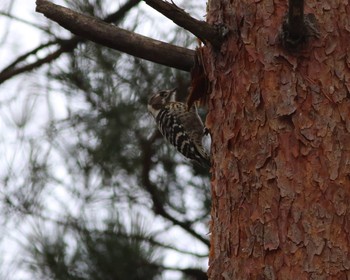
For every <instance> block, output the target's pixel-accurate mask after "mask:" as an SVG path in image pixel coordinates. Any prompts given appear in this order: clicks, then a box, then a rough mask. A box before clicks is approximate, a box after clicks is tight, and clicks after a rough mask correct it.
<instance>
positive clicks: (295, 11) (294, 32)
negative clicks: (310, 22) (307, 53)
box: [288, 0, 305, 41]
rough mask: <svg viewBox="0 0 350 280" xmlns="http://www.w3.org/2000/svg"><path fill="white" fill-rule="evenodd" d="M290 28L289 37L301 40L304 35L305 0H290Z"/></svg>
mask: <svg viewBox="0 0 350 280" xmlns="http://www.w3.org/2000/svg"><path fill="white" fill-rule="evenodd" d="M288 29H289V37H290V39H292V40H293V41H299V40H301V39H302V38H303V37H304V35H305V28H304V0H289V7H288Z"/></svg>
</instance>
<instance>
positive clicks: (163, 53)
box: [36, 0, 195, 71]
mask: <svg viewBox="0 0 350 280" xmlns="http://www.w3.org/2000/svg"><path fill="white" fill-rule="evenodd" d="M36 4H37V7H36V10H37V11H38V12H39V13H42V14H44V15H45V16H46V17H48V18H50V19H51V20H53V21H56V22H57V23H58V24H60V25H61V26H62V27H64V28H66V29H68V30H69V31H71V32H72V33H74V34H76V35H78V36H81V37H83V38H85V39H88V40H91V41H93V42H96V43H99V44H102V45H104V46H107V47H110V48H112V49H115V50H118V51H121V52H124V53H127V54H130V55H133V56H136V57H139V58H143V59H146V60H149V61H152V62H155V63H158V64H162V65H166V66H170V67H174V68H177V69H180V70H183V71H190V70H191V67H192V65H193V62H194V53H195V52H194V51H193V50H190V49H186V48H182V47H178V46H174V45H171V44H167V43H164V42H161V41H158V40H154V39H150V38H148V37H145V36H142V35H139V34H136V33H133V32H130V31H127V30H124V29H121V28H119V27H117V26H114V25H111V24H108V23H105V22H103V21H102V20H100V19H97V18H94V17H91V16H87V15H83V14H80V13H77V12H74V11H72V10H70V9H67V8H64V7H62V6H59V5H55V4H53V3H50V2H49V1H46V0H37V1H36Z"/></svg>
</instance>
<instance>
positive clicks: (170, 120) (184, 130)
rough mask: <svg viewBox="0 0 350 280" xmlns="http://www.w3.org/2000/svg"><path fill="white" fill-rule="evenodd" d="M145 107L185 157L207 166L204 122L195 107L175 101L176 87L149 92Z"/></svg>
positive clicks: (165, 135) (163, 132)
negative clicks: (203, 142) (153, 92)
mask: <svg viewBox="0 0 350 280" xmlns="http://www.w3.org/2000/svg"><path fill="white" fill-rule="evenodd" d="M147 108H148V111H149V112H150V113H151V115H152V116H153V117H154V119H155V120H156V123H157V125H158V128H159V130H160V132H161V133H162V135H163V136H164V137H165V138H166V139H167V140H168V141H169V142H170V143H171V144H172V145H173V146H175V148H176V149H177V150H178V151H179V152H180V153H181V154H183V155H184V156H185V157H186V158H189V159H190V160H192V161H194V162H196V163H198V164H200V165H202V166H204V167H210V158H209V155H208V154H207V152H206V150H205V149H204V147H203V144H202V139H203V136H204V133H205V129H204V125H203V123H202V121H201V119H200V117H199V115H198V112H197V108H196V106H195V105H193V106H192V107H191V108H190V109H188V107H187V105H186V104H185V103H182V102H177V101H176V89H172V90H161V91H159V92H157V93H155V94H153V95H152V96H151V98H150V99H149V101H148V106H147Z"/></svg>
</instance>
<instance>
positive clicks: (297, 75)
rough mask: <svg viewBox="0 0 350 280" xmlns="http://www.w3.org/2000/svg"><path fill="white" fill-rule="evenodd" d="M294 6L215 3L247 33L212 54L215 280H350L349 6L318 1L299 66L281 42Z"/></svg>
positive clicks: (224, 18)
mask: <svg viewBox="0 0 350 280" xmlns="http://www.w3.org/2000/svg"><path fill="white" fill-rule="evenodd" d="M230 2H233V3H230ZM286 2H287V1H280V0H277V1H272V0H267V1H255V0H244V1H238V0H237V1H224V0H215V1H214V0H212V1H209V3H208V22H209V23H216V24H217V23H224V24H225V25H226V26H229V27H234V29H236V31H237V32H231V33H229V35H228V38H227V41H226V42H225V43H224V44H223V45H222V47H221V51H220V52H216V51H215V50H213V49H210V48H206V49H205V58H206V61H205V62H206V72H207V73H208V79H209V82H210V88H211V93H210V97H209V114H208V116H207V121H206V125H207V127H208V128H209V129H210V131H211V134H212V142H213V144H212V157H213V174H212V195H213V202H212V204H213V205H212V225H211V252H210V260H209V264H210V268H209V278H210V279H347V278H349V277H350V207H349V204H350V203H349V199H350V95H349V92H350V20H349V18H350V5H349V4H348V1H341V0H337V1H318V2H317V1H307V3H306V6H305V12H306V13H313V14H314V15H315V17H316V19H317V21H318V23H319V33H320V38H318V39H313V40H310V41H309V43H308V45H307V46H305V48H304V49H303V50H302V51H300V52H299V53H298V54H296V53H291V52H287V51H286V50H284V49H283V47H282V46H281V44H280V43H279V41H278V34H279V32H280V30H281V26H282V22H283V18H284V15H285V14H286V12H287V9H288V7H287V4H286ZM309 2H310V3H309Z"/></svg>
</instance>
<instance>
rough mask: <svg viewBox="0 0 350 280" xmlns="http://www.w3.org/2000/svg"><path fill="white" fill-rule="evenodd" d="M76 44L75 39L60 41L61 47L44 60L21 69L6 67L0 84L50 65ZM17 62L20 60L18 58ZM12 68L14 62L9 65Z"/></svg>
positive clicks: (0, 77)
mask: <svg viewBox="0 0 350 280" xmlns="http://www.w3.org/2000/svg"><path fill="white" fill-rule="evenodd" d="M77 44H78V39H77V38H73V39H71V40H65V41H62V43H61V46H60V47H59V48H58V49H57V50H56V51H54V52H52V53H49V54H48V55H47V56H45V57H44V58H41V59H38V60H37V61H35V62H33V63H29V64H27V65H24V66H22V67H18V68H14V67H9V66H8V67H6V68H5V69H4V70H3V71H1V72H0V84H1V83H3V82H4V81H6V80H8V79H10V78H12V77H14V76H16V75H18V74H22V73H24V72H28V71H31V70H34V69H36V68H38V67H40V66H42V65H44V64H47V63H50V62H51V61H53V60H55V59H57V58H58V57H60V55H61V54H63V53H65V52H69V51H71V50H72V49H74V48H75V46H76V45H77ZM39 48H40V46H39V47H37V48H36V49H39ZM36 49H34V50H32V51H31V52H33V51H35V50H36ZM29 55H30V54H24V55H22V57H27V56H29ZM17 60H19V61H20V60H21V59H20V58H18V59H17ZM11 65H12V66H14V65H15V64H14V62H13V63H11Z"/></svg>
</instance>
